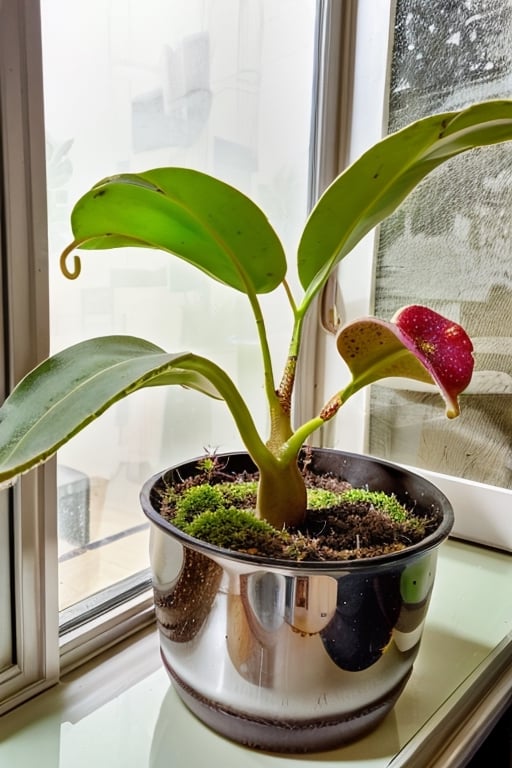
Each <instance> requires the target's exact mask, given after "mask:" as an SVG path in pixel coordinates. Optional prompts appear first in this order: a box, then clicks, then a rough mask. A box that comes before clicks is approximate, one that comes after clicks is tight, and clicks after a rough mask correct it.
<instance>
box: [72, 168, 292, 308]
mask: <svg viewBox="0 0 512 768" xmlns="http://www.w3.org/2000/svg"><path fill="white" fill-rule="evenodd" d="M71 223H72V228H73V234H74V237H75V243H74V244H72V245H73V247H80V248H82V249H106V248H108V249H109V248H119V247H122V246H135V247H146V248H148V247H149V248H159V249H162V250H164V251H169V252H170V253H173V254H175V255H176V256H179V257H181V258H182V259H184V260H185V261H187V262H189V263H191V264H194V265H195V266H196V267H198V268H199V269H201V270H202V271H203V272H206V273H207V274H208V275H210V276H211V277H213V278H215V279H216V280H218V281H219V282H221V283H224V284H226V285H229V286H231V287H233V288H236V289H238V290H239V291H243V292H244V293H250V292H254V293H267V292H269V291H272V290H274V289H275V288H276V287H277V286H278V285H280V283H281V282H282V280H283V278H284V276H285V273H286V258H285V255H284V251H283V247H282V245H281V243H280V241H279V239H278V237H277V235H276V233H275V231H274V230H273V228H272V227H271V225H270V224H269V222H268V220H267V218H266V216H265V214H264V213H263V212H262V211H261V210H260V208H258V206H257V205H255V203H253V202H252V200H250V199H249V198H248V197H246V196H245V195H243V194H242V193H241V192H239V191H238V190H237V189H235V188H234V187H231V186H229V185H228V184H225V183H224V182H222V181H220V180H218V179H215V178H213V177H211V176H208V175H207V174H204V173H200V172H199V171H194V170H190V169H187V168H155V169H153V170H150V171H147V172H145V173H140V174H121V175H119V176H112V177H110V178H107V179H104V180H103V181H100V182H99V183H98V184H96V185H95V186H94V187H93V188H92V189H91V190H90V191H89V192H87V193H86V194H85V195H84V196H83V197H82V198H81V199H80V200H79V201H78V202H77V203H76V205H75V207H74V209H73V213H72V217H71Z"/></svg>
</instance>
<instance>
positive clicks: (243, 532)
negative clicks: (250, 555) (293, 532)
mask: <svg viewBox="0 0 512 768" xmlns="http://www.w3.org/2000/svg"><path fill="white" fill-rule="evenodd" d="M185 532H186V533H188V534H189V535H190V536H194V537H195V538H197V539H201V540H202V541H207V542H208V543H210V544H214V545H216V546H218V547H223V548H224V549H235V550H239V551H241V550H243V551H248V550H249V551H250V550H251V549H255V548H258V549H260V548H262V547H263V548H266V547H268V546H269V544H272V542H273V541H274V540H275V538H276V537H279V536H280V534H279V531H276V529H275V528H273V527H272V526H271V525H269V524H268V523H266V522H265V521H264V520H260V519H258V518H256V517H254V515H253V514H252V513H251V512H248V511H247V510H244V509H236V508H235V507H230V508H229V509H218V510H217V511H216V512H203V513H201V514H200V515H198V516H197V517H195V518H194V519H193V520H192V521H191V522H190V523H188V525H186V527H185Z"/></svg>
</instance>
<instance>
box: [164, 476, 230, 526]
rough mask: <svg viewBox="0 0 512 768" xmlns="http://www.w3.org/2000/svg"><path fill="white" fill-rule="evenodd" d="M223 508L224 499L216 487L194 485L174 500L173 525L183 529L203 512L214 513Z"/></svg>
mask: <svg viewBox="0 0 512 768" xmlns="http://www.w3.org/2000/svg"><path fill="white" fill-rule="evenodd" d="M224 506H225V501H224V497H223V495H222V492H221V491H220V489H219V487H218V486H217V485H196V486H193V487H192V488H187V490H185V491H183V493H182V495H181V496H180V497H179V498H178V499H176V507H175V517H174V524H175V525H176V526H177V527H178V528H183V529H184V530H185V527H186V525H187V524H188V523H190V522H191V520H193V519H194V518H195V517H196V516H197V515H199V514H201V513H203V512H215V511H216V510H218V509H222V507H224Z"/></svg>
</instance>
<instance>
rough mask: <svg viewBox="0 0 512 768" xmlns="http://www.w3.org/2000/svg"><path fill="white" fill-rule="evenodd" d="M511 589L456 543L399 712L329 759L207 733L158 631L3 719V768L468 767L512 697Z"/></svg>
mask: <svg viewBox="0 0 512 768" xmlns="http://www.w3.org/2000/svg"><path fill="white" fill-rule="evenodd" d="M511 580H512V557H511V556H510V555H508V554H505V553H503V552H495V551H493V550H488V549H484V548H480V547H476V546H472V545H469V544H464V543H461V542H457V541H454V540H451V541H449V542H447V543H445V544H444V545H443V547H442V549H441V554H440V558H439V565H438V576H437V581H436V585H435V589H434V594H433V597H432V602H431V606H430V611H429V615H428V619H427V627H426V629H425V635H424V638H423V643H422V646H421V650H420V653H419V655H418V659H417V661H416V664H415V668H414V672H413V675H412V677H411V679H410V681H409V683H408V684H407V687H406V689H405V691H404V693H403V694H402V697H401V698H400V700H399V701H398V703H397V705H396V707H395V709H394V711H393V712H392V713H391V714H390V715H388V717H386V719H385V721H384V722H383V723H382V724H381V725H380V726H379V728H378V729H377V730H376V731H374V732H373V733H372V734H371V735H370V736H368V737H367V738H365V739H363V740H361V741H359V742H357V743H355V744H352V745H349V746H347V747H344V748H341V749H339V750H336V751H334V752H328V753H324V754H323V755H322V757H321V758H319V756H318V755H310V756H303V757H294V756H284V757H278V756H275V755H268V754H264V753H257V752H251V753H250V752H248V751H247V750H245V749H243V748H242V747H239V746H236V745H234V744H231V743H229V742H228V741H226V740H225V739H223V738H221V737H219V736H217V735H215V734H214V733H212V732H211V731H209V730H208V729H207V728H205V727H204V726H202V725H201V724H200V723H199V722H198V721H197V720H196V719H195V718H194V717H193V716H192V715H191V714H189V712H188V711H187V710H186V709H185V708H184V706H183V705H182V704H181V703H180V701H179V700H178V697H177V695H176V694H175V692H174V691H173V689H172V687H171V686H170V684H169V681H168V678H167V675H166V673H165V672H164V670H163V668H162V667H161V664H160V658H159V651H158V639H157V634H156V631H155V629H154V628H153V627H152V628H151V629H148V630H146V631H144V632H142V633H140V634H139V635H137V636H136V637H135V638H134V639H133V640H131V641H127V642H125V643H123V644H121V645H119V646H117V647H116V648H115V649H114V650H111V651H110V652H109V653H108V654H105V655H104V656H102V657H100V658H99V659H97V660H95V661H94V662H90V663H89V664H87V665H84V667H82V668H80V669H79V670H76V671H75V672H73V673H71V674H68V675H66V676H65V677H64V678H63V680H62V682H61V683H60V684H59V685H57V686H56V687H54V688H53V689H51V690H49V691H47V692H46V693H44V694H41V695H40V696H38V697H37V698H35V699H33V700H32V701H30V702H28V703H26V704H24V705H23V706H21V707H19V708H18V709H17V710H15V711H14V712H11V713H9V714H7V715H4V716H3V717H2V718H0V765H5V766H8V765H13V766H14V765H16V768H25V766H27V767H28V766H32V765H37V766H38V768H56V767H57V766H58V768H82V766H83V767H84V768H85V766H87V768H90V766H91V765H94V766H98V768H102V767H103V766H107V765H108V766H109V768H131V767H132V766H133V768H145V766H151V768H160V766H162V768H163V766H166V768H167V766H169V765H172V766H173V768H198V767H199V766H203V765H204V764H205V763H206V764H208V765H210V766H212V767H217V766H223V768H239V766H240V765H242V764H243V765H249V764H250V765H251V766H254V767H255V768H256V766H274V765H275V766H277V765H279V764H281V763H282V764H283V765H286V766H290V765H292V764H296V765H297V766H299V765H300V766H301V768H307V766H313V765H315V764H317V763H318V761H319V759H320V760H321V761H322V762H333V763H337V762H339V761H343V765H344V766H346V767H347V768H350V766H354V767H355V766H369V765H371V766H372V768H377V767H380V766H382V768H383V767H384V766H387V765H389V763H390V761H392V765H393V766H394V767H395V766H404V765H411V766H414V768H421V766H423V765H426V764H427V763H428V762H429V760H430V759H431V757H432V754H435V753H437V752H438V751H439V749H440V747H441V745H442V748H443V749H444V752H443V762H442V765H444V766H450V765H453V766H457V765H462V764H463V762H462V757H461V756H466V755H467V754H468V752H469V750H472V749H474V748H475V747H476V746H477V745H478V744H479V743H480V741H481V740H482V739H483V738H484V736H485V735H486V733H487V731H488V730H489V728H490V727H491V725H492V723H493V722H494V720H495V718H496V717H497V716H498V715H499V714H500V712H501V709H502V708H503V707H504V706H505V704H506V701H507V700H510V697H511V695H512V634H511V630H512V590H511V589H510V588H509V587H510V583H511ZM454 761H455V762H454Z"/></svg>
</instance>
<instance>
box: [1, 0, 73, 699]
mask: <svg viewBox="0 0 512 768" xmlns="http://www.w3.org/2000/svg"><path fill="white" fill-rule="evenodd" d="M0 121H1V127H0V136H1V138H0V141H1V145H0V146H1V152H2V159H1V163H2V168H3V179H4V180H5V181H4V182H3V193H2V197H3V212H2V233H1V234H2V247H3V246H5V251H4V252H3V254H2V256H3V258H2V297H3V305H4V322H5V324H6V327H5V328H4V334H3V339H4V341H5V347H6V348H5V349H4V354H3V366H4V381H5V383H6V386H7V387H11V386H12V385H13V383H14V382H16V381H18V380H19V379H20V378H21V376H22V375H23V374H24V373H25V372H26V371H27V370H29V368H31V367H32V366H33V365H34V364H35V363H36V362H37V360H39V359H41V358H42V357H43V356H44V355H45V354H46V353H47V348H48V313H47V308H48V296H47V285H48V277H47V266H46V265H47V259H46V213H45V211H46V205H45V199H46V193H45V189H46V185H45V168H44V146H43V135H44V134H43V107H42V77H41V63H40V33H39V22H38V6H37V4H36V3H35V2H31V1H30V0H18V2H16V1H14V2H12V1H11V0H8V1H7V2H3V3H2V4H0ZM54 494H55V466H54V463H53V462H49V463H48V464H47V465H46V466H45V467H43V468H41V469H38V470H37V471H35V472H32V473H30V475H27V476H25V477H23V478H21V479H20V480H19V481H18V483H17V484H16V486H15V487H14V488H12V489H9V490H4V491H2V495H3V504H2V514H7V513H10V514H11V515H12V524H11V542H10V544H11V558H12V562H11V573H12V585H13V595H12V601H13V602H12V604H13V611H12V613H13V624H14V626H13V638H14V642H13V649H12V650H13V653H12V664H11V665H10V666H8V667H7V668H5V669H4V670H3V672H2V673H1V674H0V690H1V697H0V698H1V699H2V702H3V703H2V705H1V706H0V713H1V712H3V711H4V710H5V709H7V708H10V707H12V706H14V705H16V704H19V703H20V702H21V701H23V700H24V699H26V698H28V697H29V696H31V695H33V694H34V693H35V692H38V691H40V690H42V689H43V688H45V687H47V686H48V685H51V684H52V683H53V682H55V681H56V679H57V675H58V661H59V659H58V642H57V637H58V636H57V615H58V614H57V537H56V518H55V515H54V514H51V512H49V513H47V514H45V510H52V509H54V508H55V503H54V500H55V495H54ZM22 508H23V515H22V514H21V509H22ZM3 544H4V545H5V542H3Z"/></svg>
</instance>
